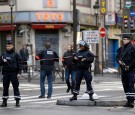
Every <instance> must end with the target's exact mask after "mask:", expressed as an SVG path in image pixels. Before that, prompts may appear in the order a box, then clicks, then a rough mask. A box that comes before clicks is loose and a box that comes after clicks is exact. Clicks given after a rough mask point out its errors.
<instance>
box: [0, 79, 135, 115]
mask: <svg viewBox="0 0 135 115" xmlns="http://www.w3.org/2000/svg"><path fill="white" fill-rule="evenodd" d="M0 86H2V84H1V83H0ZM46 86H47V85H46ZM53 87H54V89H53V95H52V98H51V99H47V98H44V99H39V98H38V96H39V95H40V87H39V81H38V80H37V82H34V83H28V82H24V81H20V92H21V96H22V99H21V107H20V108H16V107H15V106H14V105H15V101H14V98H13V91H12V87H10V98H9V100H8V107H6V108H0V115H15V114H16V115H37V114H40V115H69V114H70V115H88V114H89V115H99V114H100V115H117V114H118V115H133V114H135V111H134V109H130V108H124V107H96V106H94V107H90V106H89V107H87V106H85V107H84V106H60V105H56V101H57V99H68V98H70V97H71V96H72V95H71V94H70V93H68V94H67V93H66V85H65V84H53ZM93 88H94V91H95V93H96V94H97V95H98V96H99V98H100V99H108V100H111V99H119V98H121V97H123V98H125V95H124V92H123V88H122V85H121V82H120V80H118V79H116V80H108V81H101V82H99V81H95V82H94V83H93ZM85 89H86V86H85V84H82V85H81V91H80V95H79V97H81V95H82V94H83V93H84V92H85ZM46 93H47V92H46ZM0 95H2V91H0ZM1 102H2V100H1V99H0V103H1Z"/></svg>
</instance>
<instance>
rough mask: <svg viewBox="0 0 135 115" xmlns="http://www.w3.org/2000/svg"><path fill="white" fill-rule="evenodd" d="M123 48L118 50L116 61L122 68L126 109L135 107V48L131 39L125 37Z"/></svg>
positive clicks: (123, 38) (123, 37)
mask: <svg viewBox="0 0 135 115" xmlns="http://www.w3.org/2000/svg"><path fill="white" fill-rule="evenodd" d="M122 40H123V46H122V47H120V48H119V49H118V50H117V56H116V60H117V62H118V63H119V65H120V67H121V79H122V84H123V88H124V92H125V94H126V98H127V103H126V104H125V105H123V106H124V107H131V108H133V107H134V97H135V88H134V82H135V78H134V77H135V47H134V46H133V45H132V44H131V37H130V36H129V35H126V34H125V35H123V36H122Z"/></svg>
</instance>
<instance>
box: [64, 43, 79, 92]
mask: <svg viewBox="0 0 135 115" xmlns="http://www.w3.org/2000/svg"><path fill="white" fill-rule="evenodd" d="M74 55H75V52H74V51H73V46H72V45H68V49H67V51H66V52H65V53H64V55H63V60H62V63H63V66H64V68H65V81H66V84H67V87H68V88H67V91H66V92H67V93H68V92H69V91H70V89H71V92H73V88H74V85H75V78H76V65H75V63H73V56H74ZM70 75H71V80H72V85H71V83H70Z"/></svg>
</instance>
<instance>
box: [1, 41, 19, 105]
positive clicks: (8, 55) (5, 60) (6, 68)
mask: <svg viewBox="0 0 135 115" xmlns="http://www.w3.org/2000/svg"><path fill="white" fill-rule="evenodd" d="M0 65H1V66H2V67H3V68H2V75H3V97H2V99H3V102H2V105H1V107H6V106H7V99H8V98H9V85H10V81H11V83H12V86H13V89H14V98H15V100H16V107H20V104H19V100H20V92H19V81H18V74H21V57H20V55H19V54H18V53H16V52H15V50H14V46H13V43H12V41H7V44H6V52H5V53H3V54H2V55H1V56H0Z"/></svg>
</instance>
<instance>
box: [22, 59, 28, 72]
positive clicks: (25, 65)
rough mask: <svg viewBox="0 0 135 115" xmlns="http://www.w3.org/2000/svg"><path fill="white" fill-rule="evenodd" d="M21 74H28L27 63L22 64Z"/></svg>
mask: <svg viewBox="0 0 135 115" xmlns="http://www.w3.org/2000/svg"><path fill="white" fill-rule="evenodd" d="M23 72H24V73H27V72H28V64H27V61H25V62H23Z"/></svg>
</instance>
